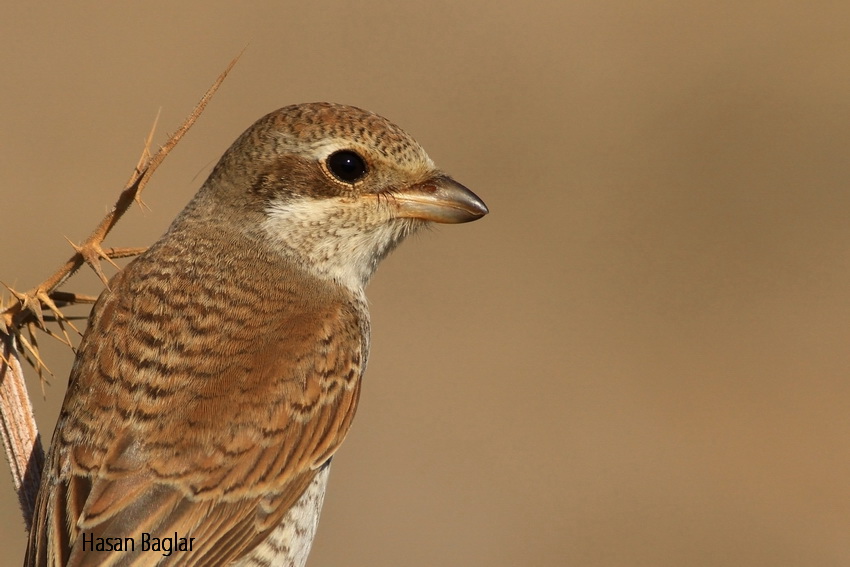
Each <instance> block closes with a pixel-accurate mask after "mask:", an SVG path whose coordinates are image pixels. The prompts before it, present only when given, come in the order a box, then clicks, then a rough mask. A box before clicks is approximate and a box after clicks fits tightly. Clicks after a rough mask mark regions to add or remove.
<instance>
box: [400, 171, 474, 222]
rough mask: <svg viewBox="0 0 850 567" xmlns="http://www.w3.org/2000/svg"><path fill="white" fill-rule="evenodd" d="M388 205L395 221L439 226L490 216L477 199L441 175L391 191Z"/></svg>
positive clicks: (458, 184)
mask: <svg viewBox="0 0 850 567" xmlns="http://www.w3.org/2000/svg"><path fill="white" fill-rule="evenodd" d="M390 202H391V203H393V204H394V206H395V207H396V216H397V217H400V218H413V219H421V220H426V221H432V222H440V223H453V224H454V223H461V222H469V221H474V220H477V219H480V218H481V217H483V216H484V215H486V214H487V213H489V212H490V210H489V209H488V208H487V205H485V204H484V201H482V200H481V199H479V198H478V195H476V194H475V193H473V192H472V191H470V190H469V189H467V188H466V187H464V186H463V185H461V184H460V183H458V182H457V181H455V180H454V179H452V178H451V177H448V176H443V175H441V176H439V177H435V178H433V179H430V180H428V181H426V182H424V183H419V184H417V185H414V186H412V187H408V188H407V189H404V190H403V191H394V192H393V199H391V200H390Z"/></svg>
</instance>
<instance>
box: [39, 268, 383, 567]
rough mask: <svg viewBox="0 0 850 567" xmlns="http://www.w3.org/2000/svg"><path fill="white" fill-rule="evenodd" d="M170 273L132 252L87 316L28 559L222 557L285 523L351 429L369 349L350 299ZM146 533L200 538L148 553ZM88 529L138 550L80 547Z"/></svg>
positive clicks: (296, 287)
mask: <svg viewBox="0 0 850 567" xmlns="http://www.w3.org/2000/svg"><path fill="white" fill-rule="evenodd" d="M163 264H165V266H164V267H163ZM167 268H168V262H164V261H163V259H162V258H160V259H159V260H158V261H157V262H146V261H145V258H144V257H142V258H140V259H139V260H137V262H135V263H133V264H131V265H130V266H128V268H126V269H125V270H124V272H122V273H120V274H119V275H118V276H116V278H114V279H113V281H112V282H111V289H112V291H111V292H106V293H105V294H104V296H103V297H102V298H101V299H100V301H99V302H98V304H97V305H96V306H95V309H94V310H93V313H92V318H91V321H90V326H89V330H88V331H87V333H86V337H85V338H84V340H83V343H82V344H81V347H80V353H79V355H78V357H77V360H76V362H75V364H74V368H73V370H72V374H71V382H70V384H69V388H68V393H67V394H66V398H65V402H64V405H63V410H62V414H61V415H60V420H59V423H58V425H57V430H56V433H55V434H54V440H53V443H52V446H51V450H50V454H49V457H48V463H47V466H46V467H45V478H44V480H43V483H42V487H41V490H40V492H39V497H38V501H37V504H36V508H37V509H36V518H35V520H34V523H33V530H32V534H31V537H30V542H29V548H28V550H27V564H28V565H65V564H67V565H80V566H82V565H145V564H151V563H153V562H157V561H159V563H157V564H159V565H177V564H180V565H211V566H212V565H215V566H218V565H223V564H226V563H227V562H229V561H232V560H234V559H237V558H239V557H241V556H243V555H244V554H245V553H246V552H248V551H250V549H251V548H253V547H254V546H255V545H257V544H258V543H259V542H260V541H262V539H263V538H264V537H265V536H266V535H267V534H268V533H269V532H270V530H272V529H273V528H274V527H275V526H276V525H277V524H278V523H279V521H280V519H281V518H282V516H283V515H284V514H285V513H286V511H287V509H288V508H289V507H290V506H291V505H292V504H293V503H294V502H295V501H296V500H297V499H298V498H299V496H300V495H301V494H302V493H303V492H304V490H305V488H306V487H307V485H308V484H309V483H310V481H311V480H312V479H313V477H314V476H315V474H316V471H317V469H318V468H319V467H320V466H321V465H322V464H323V463H325V462H326V461H327V460H328V459H329V458H330V456H331V455H332V454H333V453H334V451H335V450H336V449H337V447H338V446H339V444H340V443H341V441H342V439H343V437H344V436H345V434H346V432H347V431H348V428H349V425H350V422H351V419H352V417H353V415H354V411H355V408H356V404H357V399H358V394H359V384H360V375H361V372H362V368H363V366H364V365H365V358H366V356H367V350H368V321H367V319H366V314H365V310H364V309H363V308H362V307H360V306H359V304H358V303H357V302H356V301H351V300H350V299H347V298H345V296H344V294H341V293H339V292H336V291H334V290H333V289H331V288H330V287H329V286H327V285H326V284H325V285H324V286H323V285H322V284H320V283H317V282H310V281H307V282H304V281H301V282H298V279H297V277H293V278H290V279H288V280H287V279H286V278H283V279H282V280H280V283H279V284H278V285H277V286H276V287H275V286H271V287H272V289H268V288H269V286H268V282H266V281H260V280H261V279H262V278H267V277H269V274H263V273H260V274H254V275H253V277H252V275H251V274H245V279H244V280H243V281H241V282H240V284H239V285H238V286H237V287H238V289H236V290H235V291H232V292H231V293H229V294H228V295H226V296H225V295H223V294H222V293H221V292H220V291H219V290H220V287H219V286H220V284H221V282H215V281H211V282H206V283H205V284H203V285H200V288H199V284H193V286H191V291H190V290H189V288H188V287H187V288H186V289H182V288H181V286H180V285H179V284H180V282H179V278H177V281H176V285H175V276H174V274H173V272H172V271H170V270H169V269H167ZM276 275H277V276H278V279H280V274H276ZM286 282H289V283H286ZM292 282H297V284H296V283H292ZM142 532H147V533H150V534H153V535H157V536H158V537H161V536H162V535H165V536H171V535H173V533H174V532H177V533H178V534H179V535H180V536H188V537H194V538H195V542H194V546H193V552H191V553H180V554H177V553H174V554H172V555H171V556H169V557H163V556H162V554H160V553H155V552H154V553H151V552H146V553H142V552H141V551H140V546H139V545H138V541H139V538H140V536H141V533H142ZM83 534H86V537H89V536H90V537H91V538H122V539H123V538H128V537H132V538H135V540H136V548H135V552H128V551H126V550H125V551H117V552H113V553H110V552H107V551H102V552H96V553H83ZM100 541H113V542H114V541H116V540H105V539H104V540H98V539H89V542H95V543H96V542H100ZM92 545H94V543H92V544H90V545H89V546H88V548H89V549H91V547H92Z"/></svg>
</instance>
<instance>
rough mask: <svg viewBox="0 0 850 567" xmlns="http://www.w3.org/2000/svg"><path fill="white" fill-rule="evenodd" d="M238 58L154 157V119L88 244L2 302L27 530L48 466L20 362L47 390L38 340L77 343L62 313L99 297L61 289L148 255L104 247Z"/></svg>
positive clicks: (4, 398)
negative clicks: (82, 275) (40, 336)
mask: <svg viewBox="0 0 850 567" xmlns="http://www.w3.org/2000/svg"><path fill="white" fill-rule="evenodd" d="M238 59H239V57H238V56H237V57H236V58H235V59H233V61H231V62H230V64H229V65H228V66H227V68H226V69H225V70H224V71H223V72H222V73H221V74H220V75H219V76H218V78H217V79H216V81H215V82H214V83H213V85H212V86H211V87H210V88H209V90H207V92H206V93H205V94H204V96H203V97H201V100H200V101H199V102H198V104H197V105H196V106H195V108H194V110H193V111H192V113H191V114H190V115H189V116H188V117H187V118H186V120H185V121H184V122H183V124H182V125H181V126H180V128H178V129H177V131H176V132H175V133H174V134H172V135H171V137H170V138H169V139H168V141H167V142H166V143H165V144H164V145H163V146H161V147H160V148H159V151H157V152H156V154H153V155H151V153H150V148H151V142H152V140H153V133H154V129H155V128H156V121H154V125H153V128H152V129H151V132H150V133H149V134H148V137H147V140H146V141H145V147H144V150H143V151H142V155H141V157H140V158H139V162H138V163H137V164H136V167H135V168H134V169H133V173H132V174H131V175H130V179H129V180H128V181H127V184H126V185H125V187H124V189H123V190H122V191H121V194H120V195H119V197H118V200H117V201H116V203H115V206H113V207H112V210H111V211H109V213H107V214H106V216H105V217H104V218H103V220H101V221H100V223H99V224H98V225H97V227H96V228H95V229H94V231H93V232H92V233H91V235H90V236H89V237H88V238H87V239H86V240H85V241H84V242H82V243H81V244H74V243H71V246H72V247H73V248H74V254H73V255H72V256H71V257H70V258H69V259H68V261H67V262H65V263H64V264H63V265H62V266H60V267H59V269H57V270H56V271H55V272H54V273H53V274H52V275H51V276H50V277H48V278H47V279H45V280H44V281H43V282H41V283H40V284H38V285H37V286H35V287H34V288H32V289H30V290H28V291H25V292H19V291H16V290H14V289H12V288H10V287H8V286H6V287H7V289H8V290H9V292H10V293H11V296H12V297H11V300H10V302H9V303H8V304H7V305H6V304H3V303H2V302H0V434H2V438H3V445H4V448H5V450H6V457H7V459H8V460H9V465H10V467H11V469H12V478H13V481H14V484H15V490H16V491H17V493H18V500H19V502H20V505H21V511H22V513H23V516H24V522H25V523H26V526H27V529H29V527H30V524H31V522H32V515H33V511H34V506H35V497H36V494H37V492H38V486H39V483H40V480H41V472H42V468H43V463H44V450H43V448H42V445H41V441H40V438H39V434H38V428H37V427H36V424H35V419H34V417H33V413H32V405H31V404H30V399H29V397H28V395H27V390H26V386H25V383H24V376H23V371H22V368H21V364H20V358H21V357H23V358H24V359H25V360H26V361H27V362H28V363H29V364H30V365H31V366H32V367H33V368H35V369H36V371H37V372H38V375H39V378H40V380H41V386H42V391H43V389H44V381H45V380H44V375H43V372H44V371H46V372H48V373H49V374H51V375H52V373H51V372H50V370H49V369H48V368H47V366H46V365H45V363H44V361H43V360H42V358H41V355H40V353H39V349H38V342H37V340H36V337H37V332H38V331H41V332H43V333H46V334H47V335H48V336H51V337H53V338H55V339H57V340H59V341H60V342H62V343H64V344H66V345H68V346H69V347H71V346H72V343H71V339H70V337H69V335H68V332H67V329H66V327H70V328H71V329H72V330H74V331H75V332H77V333H80V331H79V330H78V329H77V328H76V327H75V326H74V324H73V323H72V322H71V318H69V317H68V316H66V315H65V314H64V313H63V312H62V307H65V306H67V305H73V304H79V303H94V301H95V299H96V298H94V297H88V296H84V295H79V294H76V293H71V292H66V291H57V288H58V287H59V286H61V285H62V284H64V283H65V282H66V281H67V280H68V278H70V277H71V276H73V275H74V273H76V272H77V270H79V269H80V268H81V267H82V266H83V264H88V265H89V266H90V267H91V268H92V270H94V272H95V273H96V274H97V275H98V277H99V278H100V279H101V281H102V282H103V284H104V285H107V279H106V276H105V275H104V273H103V270H102V269H101V266H100V262H101V260H106V261H107V262H110V263H112V264H113V265H114V262H113V261H112V260H113V259H115V258H125V257H129V256H135V255H137V254H140V253H142V252H144V250H145V248H103V247H102V244H103V241H104V239H105V238H106V236H107V235H108V234H109V232H110V231H111V230H112V228H113V227H114V226H115V224H116V223H117V222H118V220H119V219H121V217H122V216H123V215H124V213H126V212H127V210H128V209H129V208H130V206H131V205H132V204H133V203H134V202H137V203H139V205H140V206H142V205H143V203H142V200H141V193H142V190H143V189H144V188H145V185H147V183H148V181H149V180H150V178H151V176H152V175H153V173H154V171H156V169H157V168H158V167H159V165H160V164H161V163H162V162H163V160H165V157H166V156H167V155H168V154H169V152H171V150H172V149H173V148H174V146H176V145H177V143H178V142H179V141H180V139H181V138H183V135H184V134H186V132H187V131H188V130H189V128H191V127H192V125H193V124H194V123H195V121H196V120H197V119H198V117H199V116H200V115H201V113H202V112H203V111H204V108H205V107H206V106H207V103H208V102H209V101H210V99H212V97H213V95H214V94H215V92H216V91H217V90H218V88H219V86H221V83H222V82H223V81H224V79H225V78H226V77H227V74H228V73H229V72H230V70H231V69H233V66H234V65H235V64H236V62H237V60H238ZM4 285H5V284H4ZM45 311H47V312H48V314H47V315H45ZM50 321H54V322H56V323H57V325H58V327H59V330H60V332H61V335H59V334H56V333H55V332H54V331H52V330H51V329H50V328H48V327H47V322H50ZM24 331H26V334H24Z"/></svg>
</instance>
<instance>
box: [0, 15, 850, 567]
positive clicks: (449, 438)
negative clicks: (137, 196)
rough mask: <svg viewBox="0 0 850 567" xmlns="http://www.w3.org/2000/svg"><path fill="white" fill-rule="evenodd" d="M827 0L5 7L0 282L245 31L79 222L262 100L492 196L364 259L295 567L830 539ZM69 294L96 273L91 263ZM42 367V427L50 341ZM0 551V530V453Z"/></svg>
mask: <svg viewBox="0 0 850 567" xmlns="http://www.w3.org/2000/svg"><path fill="white" fill-rule="evenodd" d="M848 18H850V7H848V4H847V3H846V2H813V3H808V4H804V3H777V2H767V1H754V2H746V3H741V2H724V1H721V2H711V3H708V2H703V3H689V2H661V1H650V2H640V3H635V2H626V1H622V0H620V1H612V2H598V1H593V2H591V1H579V2H565V3H558V2H534V1H532V2H523V3H517V2H506V1H502V0H498V1H493V0H490V1H486V2H485V1H468V2H461V3H458V2H444V1H437V2H429V3H418V2H417V3H396V2H388V1H366V2H342V1H333V2H322V3H318V2H317V3H312V4H310V3H306V2H298V3H292V2H289V3H281V2H253V3H244V4H238V3H235V2H234V3H224V2H198V1H192V2H189V1H187V2H180V3H173V2H159V1H151V2H145V3H143V4H134V5H132V6H130V5H126V4H124V3H121V4H115V5H111V4H107V3H102V4H101V5H100V6H98V7H97V9H95V8H94V7H92V6H90V5H87V6H85V5H82V4H77V3H66V4H62V5H59V4H55V3H53V4H52V5H50V6H49V7H48V6H46V5H45V6H41V5H39V6H35V5H31V4H25V3H20V2H18V3H12V2H6V3H5V5H4V6H3V17H2V23H0V68H2V72H1V73H0V84H2V107H0V147H2V153H0V156H2V157H0V218H2V222H3V229H2V236H0V280H3V281H5V282H7V283H9V284H12V285H14V286H17V287H18V288H28V287H30V286H32V285H34V284H35V283H36V282H38V281H40V279H41V278H43V277H44V276H46V275H47V274H48V273H49V272H51V271H52V270H53V269H54V268H55V267H56V266H58V265H59V263H60V262H61V261H63V260H64V259H65V258H66V257H67V256H68V254H69V250H70V249H69V248H68V245H67V244H66V243H65V241H64V239H63V236H68V237H69V238H72V239H74V240H80V239H82V238H84V237H85V236H86V235H87V234H88V232H89V231H90V229H91V228H92V227H93V226H94V224H95V222H96V221H97V220H98V219H99V218H100V216H101V215H102V213H103V212H104V211H105V209H106V208H107V207H108V206H109V205H110V204H111V203H112V202H113V201H114V199H115V197H116V195H117V192H118V190H119V189H120V187H121V186H122V184H123V183H124V181H125V180H126V179H127V177H128V176H129V174H130V171H131V168H132V166H133V165H135V163H136V159H137V157H138V154H139V152H140V150H141V148H142V142H143V139H144V137H145V135H146V134H147V131H148V129H149V127H150V125H151V122H152V121H153V118H154V116H155V115H156V113H157V111H158V109H160V108H161V109H162V116H161V119H160V132H159V134H158V136H157V141H158V142H160V143H161V142H162V141H164V139H165V131H169V132H170V131H173V130H174V129H175V128H176V127H177V125H178V124H179V122H180V121H181V120H182V119H183V117H184V116H185V115H186V114H188V113H189V111H190V110H191V108H192V106H193V105H194V103H195V101H196V100H197V99H198V98H199V97H200V95H201V94H202V93H203V91H204V90H205V89H206V88H207V87H208V86H209V84H210V83H211V82H212V81H213V79H214V78H215V76H216V75H217V74H218V73H219V72H220V71H221V70H222V69H223V68H224V66H225V65H226V64H227V62H228V61H229V60H230V59H231V58H232V57H233V56H234V55H236V54H237V53H239V52H240V51H241V50H242V49H243V48H244V47H245V46H246V45H247V46H248V47H247V50H246V51H245V53H244V55H243V57H242V59H241V61H240V62H239V64H238V66H237V67H236V69H235V70H234V72H233V73H232V75H231V76H230V78H229V79H228V80H227V81H226V82H225V84H224V86H223V88H222V90H221V91H220V93H219V94H218V95H217V97H216V98H215V99H214V101H213V102H212V104H211V105H210V107H209V109H208V111H207V112H206V114H205V115H204V116H203V117H202V118H201V121H200V123H199V124H198V125H197V126H196V128H195V129H194V130H193V131H192V132H191V133H190V134H189V135H188V137H187V138H186V139H185V140H184V142H182V143H181V145H180V146H178V148H177V150H176V151H175V152H174V153H172V155H171V156H170V157H169V159H168V160H167V162H166V163H165V165H164V166H163V168H162V169H160V171H159V172H158V173H157V174H156V176H155V177H154V181H153V183H152V184H151V185H150V186H149V187H148V189H147V190H146V193H145V200H146V202H147V203H148V204H149V205H150V207H151V209H152V210H151V211H148V212H140V211H139V210H138V209H136V210H134V211H132V212H131V213H130V214H129V215H128V217H127V218H126V219H125V221H123V222H122V223H121V225H120V226H119V228H118V229H117V230H116V231H115V233H113V237H112V238H111V239H110V240H109V241H108V243H109V244H111V245H117V246H125V245H126V246H136V245H145V244H149V243H151V242H152V241H153V240H155V239H156V238H157V237H158V236H159V235H160V234H161V233H162V231H163V230H164V229H165V227H166V226H167V225H168V223H169V222H170V220H171V219H172V218H173V217H174V215H175V214H176V213H177V211H179V210H180V209H181V208H182V206H183V205H184V204H185V203H186V202H187V201H188V199H189V198H190V196H191V195H192V194H193V192H194V191H195V190H196V189H197V187H198V186H199V185H200V183H201V182H202V181H203V178H204V177H205V176H206V174H207V173H208V171H209V170H210V169H211V167H212V165H213V164H214V162H215V161H216V160H217V159H218V157H219V155H220V154H221V152H223V151H224V149H225V148H226V147H227V146H228V145H229V144H230V142H231V141H232V140H233V139H234V138H235V137H236V136H237V135H238V134H239V133H240V132H241V131H242V130H243V129H245V128H246V127H247V126H248V125H249V124H250V123H251V122H253V121H254V120H255V119H256V118H258V117H259V116H261V115H262V114H264V113H266V112H268V111H270V110H273V109H275V108H277V107H280V106H283V105H286V104H290V103H293V102H304V101H314V100H332V101H337V102H345V103H349V104H354V105H358V106H362V107H365V108H368V109H370V110H374V111H376V112H378V113H380V114H383V115H385V116H387V117H389V118H390V119H391V120H393V121H395V122H397V123H398V124H400V125H401V126H402V127H404V128H405V129H407V130H408V131H409V132H411V133H412V134H413V135H414V136H416V137H417V139H418V140H419V141H420V142H421V143H422V144H423V145H424V146H425V147H426V148H427V149H428V151H429V153H430V154H431V156H432V157H433V158H434V159H435V161H437V163H438V164H440V165H441V166H442V167H443V168H444V169H445V170H446V171H448V172H450V173H451V174H452V175H454V176H455V177H456V178H457V179H458V180H460V181H461V182H463V183H464V184H466V185H468V186H469V187H471V188H473V190H475V191H476V192H478V194H479V195H481V196H482V197H483V198H484V199H485V201H486V202H487V203H488V205H489V206H490V208H491V211H492V214H491V215H490V216H489V217H487V218H485V219H484V220H482V221H480V222H477V223H474V224H470V225H465V226H450V227H441V228H439V229H438V230H435V231H432V232H429V233H425V234H423V235H421V236H420V237H417V238H415V239H413V240H412V241H410V242H408V243H407V244H406V245H405V246H402V247H401V249H400V250H399V251H398V252H396V253H395V254H394V255H393V256H392V257H391V258H390V259H389V260H388V261H387V262H385V264H384V265H383V267H382V268H381V269H380V270H379V271H378V274H377V276H376V277H375V279H374V280H373V283H372V285H371V286H370V289H369V293H370V300H371V302H372V306H373V327H374V335H373V345H374V346H373V352H372V357H371V359H370V366H369V370H368V372H367V376H366V382H365V388H364V394H363V399H362V405H361V409H360V412H359V414H358V417H357V419H356V420H355V426H354V429H353V432H352V434H351V436H350V437H349V439H348V441H347V442H346V444H345V446H344V447H343V449H342V450H341V452H340V454H339V455H338V458H337V460H336V461H335V465H334V470H333V473H332V475H331V478H332V481H331V484H330V490H329V494H328V498H327V500H326V504H325V509H324V513H323V518H322V522H321V528H320V530H319V536H318V539H317V541H316V544H315V547H314V553H313V555H312V558H311V561H310V565H311V566H313V567H319V566H343V565H344V566H348V565H350V566H366V565H368V566H399V565H403V566H414V567H415V566H434V565H451V566H490V567H495V566H508V565H510V566H515V565H520V566H523V565H534V566H538V565H546V566H571V565H581V566H634V565H647V566H650V565H651V566H662V565H663V566H680V565H694V566H701V565H705V566H709V565H710V566H716V565H724V566H728V565H741V566H752V565H770V566H784V565H789V566H791V565H795V566H797V565H799V566H811V565H817V566H829V565H848V564H850V535H848V534H850V411H848V409H850V348H848V346H850V286H848V281H850V223H848V212H849V211H848V209H850V159H848V147H850V30H848V24H847V22H848V21H850V20H849V19H848ZM69 288H70V289H74V290H79V291H89V292H92V293H94V292H96V290H97V285H96V282H95V280H94V279H93V278H91V277H90V276H88V275H86V276H84V277H82V278H79V279H77V280H73V281H72V282H71V285H70V286H69ZM47 356H48V360H49V362H50V364H51V365H52V367H53V368H54V370H55V371H56V374H57V377H56V378H55V379H54V380H53V386H52V387H50V388H49V389H48V391H47V400H46V402H42V401H41V395H40V393H39V390H38V387H37V381H36V379H35V377H34V376H32V375H31V376H30V380H31V384H32V391H33V392H34V397H35V398H36V403H37V408H36V410H37V416H38V419H39V422H40V424H41V427H42V433H43V435H46V436H47V437H48V438H49V437H50V433H51V432H52V428H53V422H54V420H55V416H56V415H57V412H58V405H59V403H60V401H61V398H62V395H63V392H64V387H65V380H66V377H67V374H68V370H69V367H70V362H71V356H70V354H69V352H68V351H67V349H62V348H61V347H56V346H53V345H50V347H49V349H48V353H47ZM0 480H2V484H0V489H2V490H0V493H1V494H2V502H0V510H2V518H0V519H1V520H2V526H0V549H2V550H3V556H2V557H3V559H2V563H3V564H8V565H15V564H18V563H19V562H20V558H21V557H22V555H23V550H24V545H25V543H24V531H23V528H22V522H21V520H20V518H19V513H18V510H17V505H16V501H15V498H14V496H13V494H12V488H11V483H10V481H9V475H8V474H6V473H2V474H0Z"/></svg>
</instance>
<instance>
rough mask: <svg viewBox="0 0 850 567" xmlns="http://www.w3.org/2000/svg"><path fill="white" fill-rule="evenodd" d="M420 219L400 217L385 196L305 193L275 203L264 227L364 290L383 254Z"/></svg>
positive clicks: (318, 267) (284, 246)
mask: <svg viewBox="0 0 850 567" xmlns="http://www.w3.org/2000/svg"><path fill="white" fill-rule="evenodd" d="M417 224H418V223H414V222H409V221H406V220H402V219H394V218H393V215H392V213H391V210H390V208H389V207H387V206H386V205H385V204H382V203H380V202H379V201H361V200H358V199H356V198H344V197H334V198H325V199H315V198H307V197H302V198H297V199H292V200H287V201H275V202H272V203H270V204H269V205H268V206H267V207H266V218H265V220H264V222H263V229H264V230H265V231H266V233H268V234H269V236H270V237H271V238H272V241H273V242H274V243H276V244H278V245H279V246H280V247H281V253H283V254H286V255H287V256H290V257H292V258H293V259H294V260H296V261H297V262H299V264H301V265H302V266H303V267H304V268H306V269H308V270H310V271H311V272H313V273H314V275H316V276H318V277H322V278H327V279H331V280H334V281H336V282H338V283H339V284H341V285H343V286H344V287H346V288H348V289H350V290H352V291H354V292H355V293H356V294H358V295H359V294H361V293H363V288H364V287H365V286H366V284H367V283H368V282H369V278H370V277H371V276H372V274H373V273H374V272H375V268H377V266H378V263H379V262H380V261H381V259H383V258H384V256H386V255H387V254H388V253H389V252H390V251H391V250H392V249H393V248H395V246H396V245H398V243H399V242H400V241H401V240H402V239H403V238H404V237H405V236H407V235H408V234H409V233H410V232H411V231H412V230H413V229H414V228H415V226H416V225H417Z"/></svg>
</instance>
